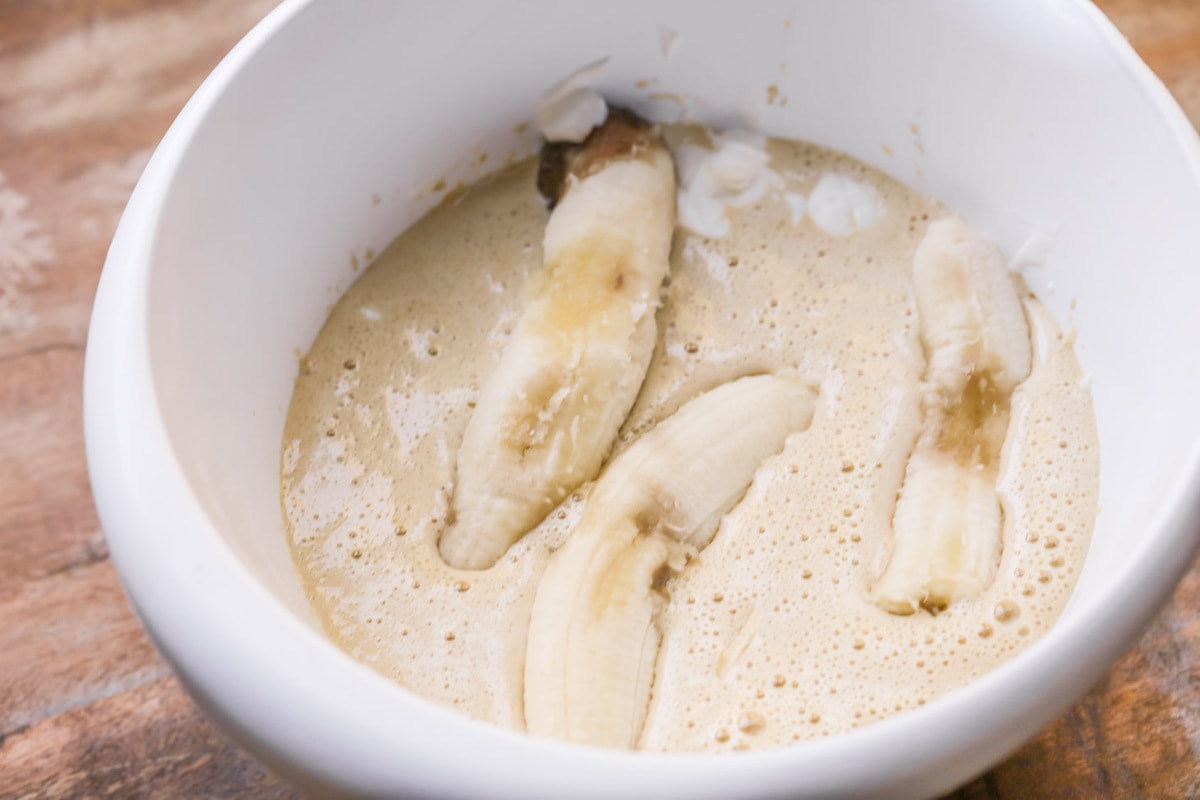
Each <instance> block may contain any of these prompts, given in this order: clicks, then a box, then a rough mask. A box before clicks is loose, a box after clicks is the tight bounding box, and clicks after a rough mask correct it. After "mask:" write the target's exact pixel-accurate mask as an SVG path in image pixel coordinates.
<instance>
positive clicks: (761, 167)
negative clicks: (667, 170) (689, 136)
mask: <svg viewBox="0 0 1200 800" xmlns="http://www.w3.org/2000/svg"><path fill="white" fill-rule="evenodd" d="M713 144H714V147H713V149H711V150H709V149H707V148H704V147H697V146H695V145H686V144H685V145H681V146H680V147H679V148H677V149H676V150H675V165H676V169H677V170H678V173H679V192H678V196H677V199H676V206H677V209H678V213H679V222H680V223H681V224H682V225H683V226H684V227H685V228H687V229H688V230H691V231H692V232H694V233H697V234H699V235H701V236H709V237H713V238H720V237H722V236H724V235H725V234H727V233H728V232H729V219H728V218H727V217H726V216H725V208H726V206H731V205H732V206H746V205H750V204H751V203H754V202H757V201H758V200H760V199H762V197H763V196H764V195H766V194H767V192H769V191H770V190H772V189H781V188H782V187H783V179H782V178H781V177H779V174H778V173H776V172H775V171H774V170H772V169H771V168H770V166H769V163H770V160H771V159H770V156H768V155H767V151H766V144H767V138H766V137H765V136H763V135H762V134H759V133H751V132H749V131H730V132H728V133H723V134H719V135H715V136H713Z"/></svg>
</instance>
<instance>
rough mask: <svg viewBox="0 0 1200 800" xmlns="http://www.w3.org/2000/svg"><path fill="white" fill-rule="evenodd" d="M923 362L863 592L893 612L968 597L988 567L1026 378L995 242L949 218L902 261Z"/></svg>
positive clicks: (995, 554) (1025, 347)
mask: <svg viewBox="0 0 1200 800" xmlns="http://www.w3.org/2000/svg"><path fill="white" fill-rule="evenodd" d="M913 286H914V290H915V294H916V301H917V311H918V313H919V315H920V326H921V327H920V336H921V342H922V345H923V346H924V349H925V353H926V357H927V361H928V363H927V368H926V374H925V378H924V385H925V395H924V397H923V399H922V412H923V426H922V432H921V435H920V437H919V438H918V440H917V443H916V446H915V448H914V450H913V453H912V455H911V456H910V457H909V461H908V465H907V467H906V469H905V475H904V483H903V485H902V486H901V489H900V494H899V498H898V499H897V502H896V511H895V515H894V516H893V519H892V530H893V542H892V552H891V554H890V558H889V559H888V562H887V566H886V568H885V569H884V571H883V573H882V574H881V576H880V577H879V579H878V580H877V581H876V582H875V584H874V585H873V586H872V587H871V588H870V594H871V596H872V598H873V599H874V601H875V603H876V604H877V605H879V606H880V607H881V608H883V609H885V610H887V611H889V612H891V613H893V614H912V613H914V612H915V611H916V610H917V609H918V608H921V607H924V608H927V609H930V610H933V611H936V610H939V609H942V608H944V607H946V606H947V605H948V604H950V603H952V602H954V601H955V600H958V599H962V598H968V597H975V596H978V595H979V594H980V593H981V592H982V591H983V590H984V589H986V588H987V587H988V586H989V585H990V584H991V582H992V580H993V579H994V578H995V575H996V569H997V567H998V566H999V563H1000V555H1001V547H1002V540H1003V535H1002V534H1003V527H1004V514H1003V510H1002V509H1001V506H1000V501H999V498H998V497H997V495H996V477H997V474H998V471H999V462H1000V454H1001V450H1002V449H1003V446H1004V439H1005V436H1006V434H1007V431H1008V419H1009V405H1010V401H1011V398H1012V393H1013V391H1014V390H1015V389H1016V387H1017V386H1018V385H1019V384H1020V383H1021V382H1022V381H1024V380H1025V378H1026V377H1028V375H1029V371H1030V368H1031V359H1032V354H1031V350H1032V348H1031V344H1030V338H1029V327H1028V324H1027V323H1026V320H1025V312H1024V309H1023V307H1022V305H1021V299H1020V296H1019V293H1018V288H1017V283H1016V281H1015V280H1014V278H1013V276H1012V275H1011V274H1010V273H1009V272H1008V269H1007V267H1006V265H1005V262H1004V257H1003V255H1002V254H1001V253H1000V250H999V249H998V248H997V247H996V245H995V244H994V243H993V242H991V241H990V240H989V239H987V238H986V237H985V236H983V235H982V234H980V233H978V232H977V231H975V230H973V229H972V228H971V227H970V226H968V225H967V224H966V223H965V222H963V221H962V220H961V219H958V218H951V219H945V220H939V221H937V222H934V223H933V224H931V225H930V226H929V229H928V231H927V232H926V234H925V238H924V239H923V240H922V241H921V243H920V245H919V246H918V247H917V251H916V254H915V256H914V260H913Z"/></svg>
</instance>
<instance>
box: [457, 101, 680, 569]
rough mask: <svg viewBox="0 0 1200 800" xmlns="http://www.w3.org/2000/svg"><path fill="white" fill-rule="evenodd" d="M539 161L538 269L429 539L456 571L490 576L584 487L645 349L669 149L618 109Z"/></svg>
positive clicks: (663, 268)
mask: <svg viewBox="0 0 1200 800" xmlns="http://www.w3.org/2000/svg"><path fill="white" fill-rule="evenodd" d="M547 153H548V154H549V156H547ZM547 153H544V154H543V163H542V170H541V173H540V174H539V188H540V189H542V191H543V192H544V193H545V194H547V196H548V199H549V200H550V201H551V203H552V204H557V205H556V207H555V208H554V210H553V213H552V214H551V215H550V219H549V221H548V223H547V225H546V232H545V239H544V248H543V249H544V253H545V262H544V263H545V268H544V269H543V270H542V271H541V273H539V274H537V275H535V276H533V277H531V282H532V283H533V284H534V285H533V292H532V295H533V297H532V299H531V300H530V302H529V304H528V305H527V307H526V308H525V310H524V312H523V314H522V316H521V318H520V320H519V321H518V323H517V325H516V327H515V329H514V331H513V335H512V338H511V340H510V341H509V343H508V345H507V346H506V348H505V350H504V352H503V354H502V355H501V358H500V363H499V364H498V366H497V368H496V370H495V372H494V373H493V374H492V375H491V377H490V378H489V380H488V381H487V382H486V384H485V385H484V387H483V389H482V391H481V393H480V397H479V399H478V401H477V403H476V408H475V411H474V414H473V415H472V417H471V420H470V422H469V423H468V425H467V429H466V432H465V434H464V436H463V441H462V445H461V447H460V449H459V452H458V462H457V466H456V479H455V487H454V494H453V498H452V502H451V508H452V513H451V522H450V524H449V526H448V527H447V529H446V530H445V531H444V532H443V534H442V536H441V539H440V541H439V543H438V548H439V550H440V552H441V554H442V557H443V559H445V561H446V563H448V564H449V565H451V566H453V567H457V568H460V569H486V568H487V567H490V566H492V565H493V564H494V563H495V562H496V561H497V560H498V559H499V558H500V557H501V556H502V555H503V554H504V553H505V551H506V550H507V549H508V548H509V547H510V546H511V545H512V544H513V543H514V542H515V541H516V540H517V539H519V538H520V537H521V536H522V535H523V534H524V533H526V532H527V531H529V530H530V529H531V528H533V527H534V526H535V525H536V524H537V523H538V522H540V521H541V519H542V518H543V517H545V515H546V514H547V513H548V512H549V511H551V510H552V509H553V508H554V507H555V506H557V505H558V504H559V503H560V502H561V501H562V499H563V498H564V497H566V495H567V494H569V493H570V492H571V491H573V490H574V489H575V488H576V487H577V486H579V485H580V484H582V483H583V482H585V481H588V480H591V479H592V478H593V477H595V475H596V473H597V472H599V470H600V466H601V463H602V462H603V460H604V458H605V457H606V456H607V454H608V452H609V450H610V449H611V447H612V444H613V441H614V439H615V437H616V434H617V431H618V429H619V428H620V426H621V423H622V422H623V421H624V419H625V417H626V415H627V414H628V413H629V409H630V408H631V407H632V405H633V401H634V399H635V397H636V396H637V393H638V390H639V389H640V387H641V384H642V380H643V378H644V377H645V374H646V369H647V368H648V366H649V363H650V357H651V355H652V353H653V350H654V342H655V337H656V331H655V319H654V317H655V311H656V310H657V308H658V305H659V291H660V287H661V285H662V283H663V279H664V278H665V277H666V274H667V270H668V261H669V256H670V249H671V237H672V234H673V231H674V226H675V173H674V167H673V165H672V161H671V156H670V153H669V152H668V150H667V148H666V146H665V145H664V144H663V142H662V139H661V137H660V136H659V134H658V133H657V131H656V130H655V129H653V128H651V127H649V126H648V125H647V124H646V123H645V122H643V121H641V120H640V119H638V118H637V117H635V116H634V115H632V114H630V113H629V112H623V111H620V110H615V109H610V111H609V114H608V118H607V119H606V121H605V122H604V124H603V125H601V126H600V127H598V128H596V129H595V130H594V131H592V133H591V134H590V135H589V136H588V138H587V139H586V140H585V141H584V142H583V144H582V145H581V146H580V145H567V146H564V145H551V146H548V148H547Z"/></svg>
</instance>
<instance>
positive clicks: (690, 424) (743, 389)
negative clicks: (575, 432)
mask: <svg viewBox="0 0 1200 800" xmlns="http://www.w3.org/2000/svg"><path fill="white" fill-rule="evenodd" d="M814 404H815V396H814V394H813V393H812V392H811V391H810V390H809V389H807V388H806V387H804V386H802V385H800V384H799V383H796V382H794V381H791V380H788V379H785V378H779V377H773V376H767V375H760V376H753V377H747V378H742V379H740V380H737V381H733V382H731V383H728V384H725V385H723V386H721V387H719V388H716V389H713V390H712V391H710V392H708V393H706V394H703V395H700V396H699V397H697V398H695V399H694V400H692V401H691V402H689V403H688V404H686V405H685V406H683V407H682V408H681V409H680V410H679V411H678V412H676V413H675V414H674V415H672V416H671V417H669V418H668V419H666V420H665V421H663V422H662V423H660V424H659V425H658V426H657V427H655V428H654V429H652V430H651V431H650V432H649V433H646V434H645V435H644V436H642V437H641V438H640V439H638V440H637V441H636V442H635V443H634V444H632V445H631V446H630V447H629V448H628V449H627V450H625V451H624V452H622V453H621V454H620V455H619V456H617V457H616V458H615V459H613V461H612V463H610V464H609V465H608V466H607V467H606V468H605V470H604V472H603V474H602V475H601V476H600V478H599V480H597V482H596V483H595V485H594V486H593V488H592V490H591V492H590V494H589V495H588V497H587V499H586V501H585V505H584V509H583V513H582V516H581V518H580V521H579V524H578V526H577V527H576V528H575V530H574V531H573V532H572V533H571V534H570V536H569V537H568V538H567V540H566V542H565V544H563V545H562V547H560V548H559V549H558V550H557V551H556V552H555V553H554V554H553V555H552V556H551V559H550V562H549V564H548V565H547V568H546V572H545V574H544V575H543V577H542V579H541V582H540V583H539V584H538V588H537V594H536V596H535V598H534V602H533V610H532V615H531V618H530V626H529V638H528V644H527V651H526V662H525V718H526V724H527V726H528V729H529V731H530V732H531V733H535V734H540V735H544V736H551V737H555V738H559V739H565V740H568V741H572V742H576V743H581V744H590V745H596V746H606V747H616V748H631V747H634V746H635V745H636V743H637V738H638V735H639V733H640V731H641V729H642V725H643V723H644V721H645V714H646V709H647V706H648V704H649V700H650V694H651V689H652V687H653V684H654V670H655V661H656V660H657V657H658V649H659V644H660V642H661V639H662V636H661V633H660V630H659V628H658V623H657V619H658V615H659V612H660V610H661V608H662V607H663V605H664V604H665V603H666V602H667V596H666V593H665V591H664V584H665V582H666V581H667V580H668V579H669V578H670V577H671V576H672V575H674V574H676V573H678V572H679V571H681V570H682V569H683V567H684V565H685V563H686V561H687V559H688V558H689V557H691V556H692V555H694V554H695V553H696V552H698V551H699V550H701V549H702V548H704V547H705V546H706V545H707V544H708V543H709V542H710V541H711V540H712V538H713V536H714V535H715V533H716V531H717V527H718V525H719V523H720V521H721V518H722V517H723V516H724V515H725V514H726V513H727V512H728V511H729V510H730V509H731V508H732V507H733V506H734V505H735V504H736V503H737V502H738V500H739V499H740V498H741V497H742V495H743V494H744V493H745V492H746V489H747V488H748V487H749V486H750V484H751V482H752V480H753V478H754V473H755V472H756V471H757V469H758V467H759V465H760V464H761V463H762V462H763V460H764V459H766V458H768V457H769V456H771V455H773V454H775V453H778V452H779V451H781V450H782V449H783V446H784V442H785V440H786V438H787V436H788V435H789V434H790V433H793V432H796V431H800V430H803V429H805V428H807V427H808V425H809V424H810V422H811V420H812V415H813V408H814Z"/></svg>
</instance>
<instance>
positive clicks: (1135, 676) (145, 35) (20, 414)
mask: <svg viewBox="0 0 1200 800" xmlns="http://www.w3.org/2000/svg"><path fill="white" fill-rule="evenodd" d="M272 4H273V2H272V0H178V1H174V0H172V1H170V2H168V0H0V797H2V798H57V797H121V798H126V797H133V798H140V797H146V798H160V797H213V798H218V797H219V798H284V797H295V796H296V794H295V792H294V791H293V790H291V789H289V788H288V787H287V786H286V785H285V784H284V783H283V782H282V781H280V780H279V779H278V778H276V777H274V776H273V775H271V774H270V773H269V772H268V771H267V770H266V769H265V768H264V767H262V766H261V765H259V764H258V763H257V762H256V761H254V760H253V759H252V758H250V757H249V756H248V755H247V754H246V753H245V752H243V751H242V750H241V749H240V748H239V747H238V746H237V745H236V744H235V743H233V741H232V740H230V739H229V738H228V737H227V736H225V735H224V734H223V733H221V732H220V731H218V730H217V729H215V728H214V727H213V726H212V725H211V724H209V723H208V722H207V721H206V720H205V719H204V717H202V716H201V714H200V713H199V712H198V711H197V709H196V708H195V706H194V705H193V704H192V702H191V701H190V700H189V699H188V697H187V696H186V695H185V694H184V692H183V691H182V689H181V688H180V685H179V683H178V682H177V681H176V679H175V678H174V677H173V676H172V674H171V672H170V670H169V669H168V668H167V666H166V664H164V663H163V661H162V659H161V658H159V656H158V655H157V654H156V653H155V651H154V649H153V647H152V646H151V644H150V642H149V640H148V639H147V638H146V636H145V634H144V633H143V632H142V630H141V628H140V627H139V625H138V623H137V622H136V621H135V620H134V618H133V616H132V615H131V613H130V611H129V608H128V606H127V605H126V602H125V598H124V596H123V595H122V593H121V588H120V585H119V583H118V581H117V577H116V575H115V573H114V571H113V568H112V565H111V564H110V562H109V559H108V551H107V549H106V547H105V543H104V536H103V534H102V532H101V530H100V527H99V523H98V522H97V519H96V512H95V509H94V507H93V505H92V498H91V492H90V489H89V485H88V476H87V471H86V467H85V463H84V449H83V431H82V421H81V379H82V374H83V359H84V342H85V339H86V333H87V324H88V317H89V313H90V309H91V304H92V298H93V295H94V293H95V289H96V281H97V279H98V277H99V274H100V267H101V264H102V263H103V260H104V254H105V251H106V249H107V247H108V243H109V240H110V238H111V237H112V234H113V231H114V229H115V226H116V223H117V219H118V217H119V215H120V213H121V210H122V208H123V207H124V205H125V201H126V199H127V198H128V196H129V193H130V191H131V190H132V188H133V185H134V182H135V181H136V180H137V177H138V175H139V174H140V172H141V170H142V168H143V167H144V166H145V164H146V161H147V159H148V158H149V156H150V153H151V151H152V149H153V148H154V146H155V144H156V143H157V142H158V140H159V139H160V138H161V136H162V135H163V133H164V132H165V131H166V129H167V126H168V125H169V124H170V122H171V120H172V119H173V118H174V117H175V115H176V114H177V113H178V111H179V109H180V108H181V107H182V105H183V103H184V102H185V101H186V100H187V98H188V97H189V96H190V95H191V93H192V92H193V91H194V90H195V88H196V87H197V86H198V85H199V83H200V81H201V80H202V79H203V77H204V76H205V75H206V74H207V73H208V72H209V71H210V70H211V69H212V68H213V66H215V65H216V63H217V61H218V60H219V59H220V58H221V56H222V55H224V54H225V52H226V51H227V50H228V49H229V48H230V47H231V46H232V45H233V44H234V42H236V41H237V39H238V38H240V37H241V36H242V35H243V34H244V33H245V32H246V31H247V30H248V29H249V28H250V27H251V26H252V25H253V24H254V23H255V22H256V21H257V20H258V19H259V18H261V17H262V15H263V14H265V13H266V11H267V10H268V9H269V8H270V6H271V5H272ZM1100 5H1101V6H1102V7H1103V8H1104V10H1105V11H1106V12H1107V13H1108V14H1109V15H1110V16H1111V17H1112V18H1113V19H1114V21H1115V22H1116V24H1117V26H1118V27H1119V28H1120V29H1121V30H1122V31H1123V32H1124V33H1125V34H1126V35H1127V36H1128V37H1129V38H1130V40H1131V41H1132V42H1133V44H1134V46H1135V47H1136V48H1137V50H1138V51H1139V52H1140V53H1141V54H1142V56H1143V58H1145V59H1146V61H1147V62H1148V63H1149V64H1150V66H1151V67H1152V68H1153V69H1154V70H1155V71H1156V72H1157V73H1158V74H1159V75H1160V76H1161V77H1162V79H1163V80H1164V81H1165V82H1166V84H1167V86H1168V87H1169V88H1170V89H1171V91H1172V92H1174V94H1175V96H1176V97H1177V98H1178V99H1179V101H1180V103H1181V104H1182V105H1183V107H1184V109H1185V111H1187V113H1188V115H1189V117H1190V118H1191V120H1192V121H1193V123H1200V0H1103V2H1101V4H1100ZM1198 602H1200V563H1198V564H1194V565H1193V567H1192V569H1191V572H1190V573H1189V574H1188V576H1187V577H1186V578H1185V579H1184V581H1183V583H1182V584H1181V585H1180V586H1179V587H1178V589H1177V590H1176V592H1175V594H1174V597H1173V598H1172V600H1171V603H1170V605H1168V606H1167V607H1166V608H1164V609H1163V610H1162V612H1161V613H1160V614H1159V615H1158V617H1157V619H1156V620H1155V621H1154V624H1153V625H1152V626H1151V628H1150V629H1149V630H1148V631H1147V632H1146V634H1145V636H1144V637H1143V638H1142V640H1141V642H1140V643H1139V644H1138V645H1137V646H1136V647H1135V648H1134V649H1133V650H1132V651H1130V652H1129V653H1128V654H1127V655H1126V656H1125V657H1124V658H1123V659H1121V661H1120V662H1118V663H1117V665H1116V666H1115V667H1114V668H1113V669H1112V670H1111V671H1110V672H1109V674H1108V675H1107V676H1106V677H1105V679H1104V680H1103V681H1102V682H1101V683H1100V684H1099V685H1098V686H1096V687H1095V688H1094V689H1093V690H1092V691H1091V692H1090V693H1089V694H1088V695H1087V696H1086V697H1085V698H1084V699H1083V701H1082V702H1080V703H1079V704H1078V705H1077V706H1076V707H1075V708H1074V709H1072V710H1071V711H1070V712H1069V713H1068V714H1067V715H1066V716H1065V717H1063V718H1062V719H1061V720H1059V721H1058V722H1057V723H1055V724H1054V725H1053V726H1052V727H1050V728H1049V729H1048V730H1046V731H1045V732H1044V733H1043V734H1042V735H1041V736H1040V737H1039V738H1037V739H1035V740H1034V741H1032V742H1030V743H1029V744H1028V745H1026V746H1025V747H1024V748H1023V749H1022V750H1020V751H1019V752H1018V753H1017V754H1016V755H1015V756H1013V757H1012V758H1011V759H1009V760H1008V761H1007V762H1005V763H1003V764H1001V765H1000V766H998V767H997V768H996V769H995V770H993V771H992V772H990V773H988V774H987V775H985V776H983V777H982V778H980V779H978V780H976V781H974V782H973V783H971V784H969V785H967V786H965V787H963V788H962V789H960V790H959V791H958V792H957V793H955V794H954V795H952V797H954V798H959V799H960V800H966V799H967V798H971V799H974V798H1004V799H1006V800H1016V799H1017V798H1055V799H1056V800H1061V799H1062V798H1099V797H1112V798H1142V797H1146V798H1172V797H1178V798H1197V797H1200V670H1198V668H1197V662H1198V661H1200V617H1198V616H1197V615H1196V614H1195V609H1196V608H1197V606H1198Z"/></svg>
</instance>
